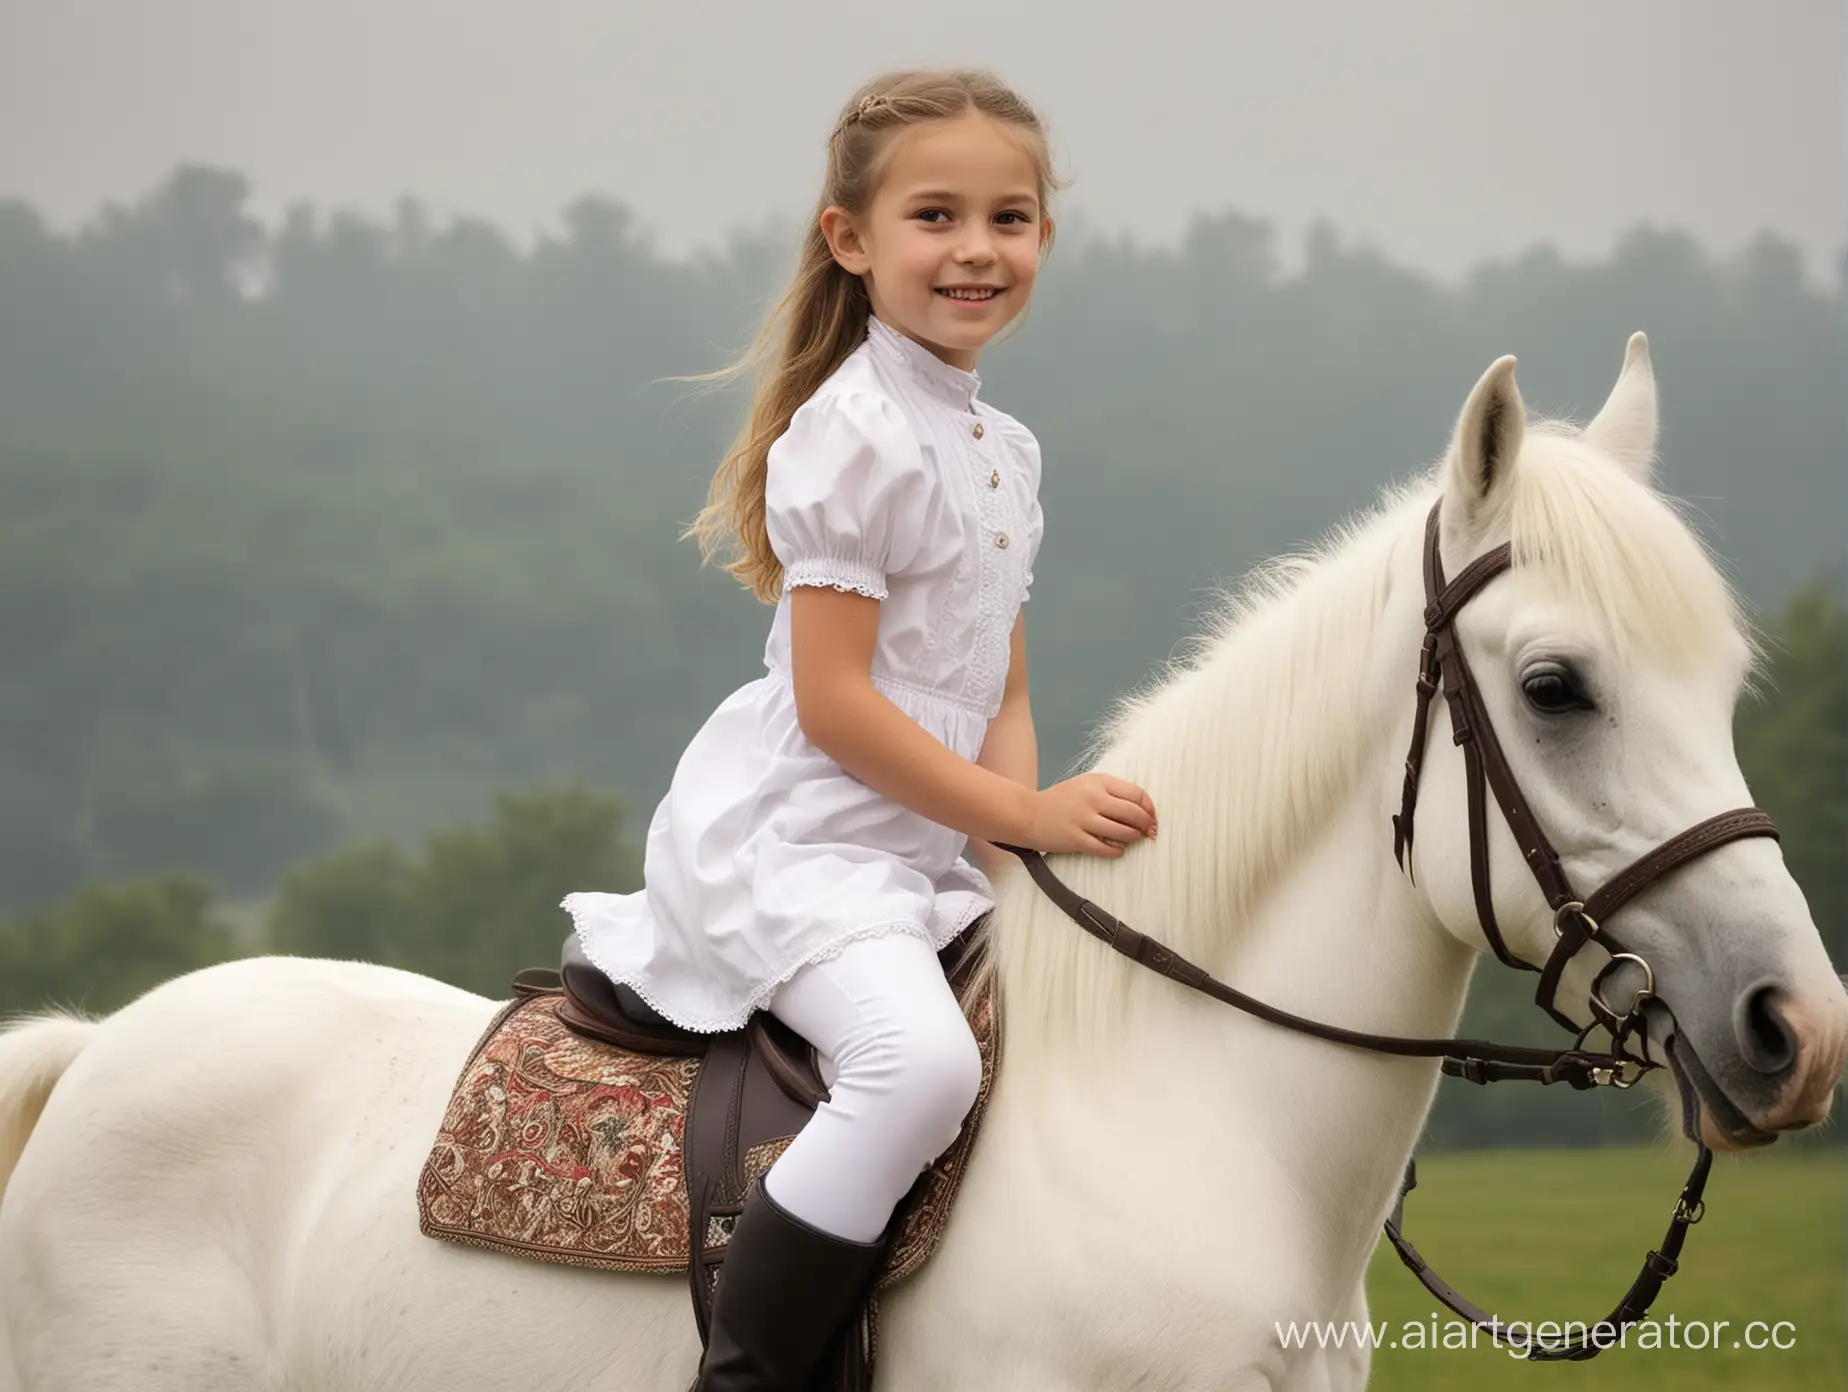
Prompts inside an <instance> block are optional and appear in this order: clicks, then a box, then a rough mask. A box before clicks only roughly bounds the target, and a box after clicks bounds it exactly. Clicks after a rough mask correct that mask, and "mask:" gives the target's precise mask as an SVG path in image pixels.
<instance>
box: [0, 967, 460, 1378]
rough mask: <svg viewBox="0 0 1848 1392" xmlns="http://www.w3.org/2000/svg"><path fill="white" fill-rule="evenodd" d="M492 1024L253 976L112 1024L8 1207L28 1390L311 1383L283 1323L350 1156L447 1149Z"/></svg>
mask: <svg viewBox="0 0 1848 1392" xmlns="http://www.w3.org/2000/svg"><path fill="white" fill-rule="evenodd" d="M493 1009H494V1005H493V1003H492V1002H490V1001H487V1000H484V999H482V998H480V997H477V996H472V995H469V994H468V993H466V992H463V991H458V990H456V989H454V988H453V987H449V986H445V985H443V984H442V983H440V982H435V981H430V980H428V979H426V978H423V977H417V976H413V975H410V974H409V973H405V972H399V971H394V970H391V969H389V968H384V967H376V966H369V965H365V964H361V963H349V962H327V961H313V960H307V959H299V958H253V959H248V960H245V961H240V962H232V963H227V964H225V965H222V966H218V967H212V968H208V969H206V970H204V971H200V972H195V973H192V974H190V975H188V976H185V977H181V978H178V979H176V980H174V981H171V982H168V983H166V984H165V985H163V986H161V987H159V988H157V989H156V990H154V991H151V992H149V993H148V994H147V995H145V996H143V997H142V998H141V999H139V1000H137V1001H135V1002H134V1003H133V1004H131V1005H129V1006H127V1007H125V1008H124V1009H122V1010H121V1011H119V1012H117V1013H116V1014H115V1015H113V1016H111V1017H109V1019H107V1020H106V1021H104V1022H103V1023H102V1025H101V1026H100V1027H99V1028H98V1029H97V1030H96V1031H95V1034H94V1036H93V1038H92V1039H91V1040H90V1041H89V1042H88V1044H87V1045H86V1046H85V1048H84V1049H83V1051H82V1053H81V1054H79V1055H78V1057H77V1058H76V1059H75V1060H74V1061H73V1062H72V1064H71V1065H70V1067H69V1069H68V1070H67V1071H66V1073H65V1074H64V1076H63V1078H62V1079H60V1080H59V1082H58V1084H57V1086H56V1088H55V1089H54V1090H53V1092H52V1095H51V1097H50V1099H49V1100H48V1102H47V1103H46V1105H45V1109H44V1112H43V1113H42V1115H41V1116H40V1117H39V1120H38V1123H37V1125H36V1126H35V1127H34V1129H33V1131H32V1134H31V1137H30V1139H29V1140H28V1142H27V1144H26V1147H25V1150H24V1152H23V1153H22V1155H21V1156H20V1160H19V1165H18V1167H17V1169H16V1170H15V1171H14V1173H13V1175H12V1177H11V1179H10V1181H9V1182H8V1184H7V1188H6V1192H5V1199H4V1203H0V1320H4V1321H5V1325H6V1330H5V1335H6V1337H7V1338H10V1341H11V1343H12V1345H13V1354H14V1357H15V1359H17V1361H18V1364H19V1368H20V1372H21V1376H22V1378H23V1385H24V1386H26V1387H36V1386H44V1387H48V1388H49V1387H66V1386H70V1387H76V1386H82V1387H84V1388H86V1389H96V1392H109V1389H113V1388H136V1389H147V1392H158V1390H159V1389H165V1388H168V1387H172V1388H181V1387H184V1388H188V1389H197V1392H211V1390H212V1389H217V1388H225V1389H231V1388H237V1389H260V1388H271V1387H281V1386H284V1385H285V1384H287V1383H292V1382H293V1381H294V1378H293V1376H292V1374H291V1375H290V1376H286V1377H285V1375H284V1373H283V1371H282V1370H283V1368H284V1367H287V1366H288V1365H290V1364H293V1363H294V1362H295V1359H294V1358H293V1357H292V1356H290V1355H289V1353H288V1352H287V1346H288V1344H289V1342H290V1340H289V1331H288V1330H287V1328H286V1327H284V1328H278V1327H277V1326H278V1321H279V1320H280V1321H281V1322H282V1323H283V1324H284V1325H285V1326H286V1323H287V1321H288V1318H289V1316H288V1311H289V1310H290V1308H291V1306H292V1305H294V1304H295V1303H296V1301H295V1300H294V1299H293V1298H292V1297H293V1296H294V1295H296V1294H297V1293H298V1292H297V1289H296V1288H297V1286H298V1284H299V1280H300V1275H301V1266H302V1259H303V1256H304V1254H306V1253H309V1252H311V1251H312V1250H313V1248H314V1246H315V1243H316V1238H317V1230H318V1229H319V1227H320V1226H321V1223H322V1221H323V1219H324V1216H325V1214H326V1212H327V1210H328V1209H329V1208H330V1207H333V1206H337V1205H338V1203H339V1202H340V1199H341V1195H340V1193H339V1192H337V1191H338V1190H340V1189H341V1188H342V1187H345V1186H347V1185H348V1183H349V1178H350V1177H349V1176H348V1175H347V1172H346V1170H345V1167H344V1166H343V1163H342V1160H343V1152H345V1151H348V1150H350V1149H352V1148H354V1147H355V1146H367V1145H368V1143H369V1142H370V1143H373V1144H377V1145H381V1146H383V1148H384V1152H385V1153H386V1154H392V1153H394V1152H397V1151H400V1150H403V1149H404V1147H405V1146H406V1145H407V1144H410V1143H411V1141H412V1140H413V1137H414V1133H415V1130H416V1128H418V1127H419V1126H421V1127H423V1128H424V1130H425V1131H426V1132H431V1133H433V1132H434V1129H435V1127H436V1124H437V1121H438V1119H439V1118H440V1116H441V1112H442V1107H443V1102H444V1096H445V1093H446V1086H447V1082H448V1080H449V1079H450V1078H452V1077H453V1076H454V1073H455V1071H456V1070H457V1069H458V1068H459V1067H460V1066H461V1064H462V1061H463V1059H464V1058H465V1057H466V1055H467V1052H468V1049H469V1047H470V1045H471V1044H472V1043H473V1042H474V1040H475V1038H476V1037H477V1035H478V1034H479V1033H480V1031H481V1029H482V1027H483V1026H484V1025H485V1023H486V1022H487V1020H488V1018H489V1017H490V1016H491V1014H492V1012H493ZM368 1131H370V1132H371V1134H370V1135H368V1134H367V1133H368ZM415 1168H416V1162H415V1158H414V1157H410V1156H407V1157H406V1172H407V1173H409V1174H410V1175H412V1176H413V1177H414V1175H415ZM376 1177H377V1178H378V1179H381V1180H384V1179H385V1178H386V1176H384V1175H378V1176H376ZM411 1195H412V1189H411V1188H410V1186H409V1184H408V1183H407V1184H405V1185H404V1193H403V1195H402V1197H401V1200H400V1203H399V1204H398V1208H399V1209H401V1210H402V1211H403V1212H405V1213H406V1214H408V1215H409V1218H408V1222H409V1224H410V1227H411V1230H412V1231H413V1232H414V1231H415V1214H414V1205H413V1203H412V1198H411ZM304 1332H305V1331H304ZM3 1346H4V1345H3V1343H0V1347H3Z"/></svg>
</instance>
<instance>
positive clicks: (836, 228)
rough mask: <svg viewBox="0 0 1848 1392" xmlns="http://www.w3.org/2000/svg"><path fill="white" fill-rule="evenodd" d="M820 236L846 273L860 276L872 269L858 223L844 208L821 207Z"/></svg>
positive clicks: (871, 260)
mask: <svg viewBox="0 0 1848 1392" xmlns="http://www.w3.org/2000/svg"><path fill="white" fill-rule="evenodd" d="M821 236H822V240H823V241H825V242H826V243H827V244H828V250H829V252H831V253H832V254H833V256H834V260H835V262H836V263H837V264H838V265H839V266H840V268H841V269H842V270H843V271H846V272H847V274H849V275H857V276H862V275H865V274H866V273H867V272H868V271H869V270H871V269H872V265H873V258H872V257H871V256H870V255H868V254H867V250H866V243H865V240H864V239H863V238H862V237H861V236H860V228H859V225H858V224H857V223H856V222H855V221H854V219H853V215H852V214H851V213H849V212H848V211H847V210H846V209H845V208H842V207H838V206H837V207H828V208H824V209H822V212H821Z"/></svg>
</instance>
